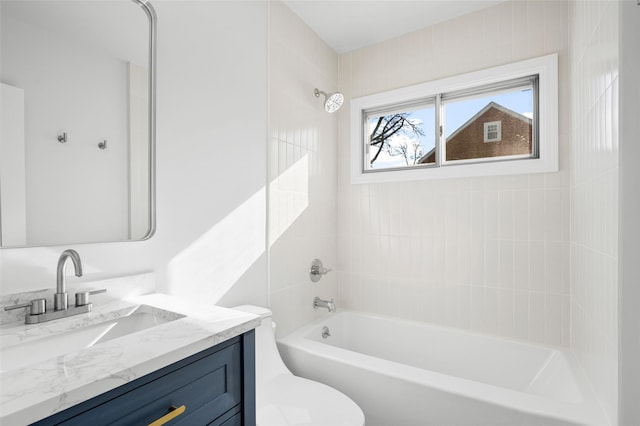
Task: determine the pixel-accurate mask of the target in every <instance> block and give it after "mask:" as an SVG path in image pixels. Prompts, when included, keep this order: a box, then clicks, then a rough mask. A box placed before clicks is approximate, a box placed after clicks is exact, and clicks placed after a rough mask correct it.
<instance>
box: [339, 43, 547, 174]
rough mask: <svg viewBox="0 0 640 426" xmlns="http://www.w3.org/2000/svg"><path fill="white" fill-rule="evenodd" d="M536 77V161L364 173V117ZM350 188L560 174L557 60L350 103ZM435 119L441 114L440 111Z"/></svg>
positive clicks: (531, 61) (530, 62)
mask: <svg viewBox="0 0 640 426" xmlns="http://www.w3.org/2000/svg"><path fill="white" fill-rule="evenodd" d="M535 74H537V75H538V117H537V118H538V136H539V140H538V155H537V157H536V158H517V159H513V160H501V161H493V162H491V161H488V162H451V163H446V164H443V165H441V166H440V167H416V168H407V169H402V168H397V169H380V170H366V171H365V167H364V161H365V160H364V159H365V156H364V149H365V145H364V129H365V124H366V123H365V122H364V112H365V111H367V110H371V109H377V108H384V107H388V106H392V105H394V104H401V103H407V102H412V101H415V100H417V99H424V98H430V97H433V96H436V95H438V94H439V93H446V92H452V91H457V90H466V89H471V88H474V87H478V86H483V85H489V84H495V83H499V82H502V81H506V80H511V79H516V78H521V77H527V76H530V75H535ZM350 107H351V111H350V112H351V143H350V145H351V149H350V155H351V160H350V162H351V183H354V184H358V183H376V182H402V181H409V180H423V179H444V178H461V177H473V176H499V175H516V174H529V173H549V172H557V171H558V55H557V54H552V55H547V56H542V57H539V58H534V59H528V60H524V61H520V62H516V63H512V64H508V65H502V66H498V67H494V68H489V69H485V70H481V71H475V72H471V73H467V74H461V75H457V76H454V77H448V78H444V79H441V80H436V81H431V82H427V83H421V84H417V85H415V86H409V87H404V88H401V89H395V90H390V91H387V92H382V93H376V94H373V95H369V96H363V97H360V98H355V99H352V100H351V103H350ZM436 114H438V112H437V111H436Z"/></svg>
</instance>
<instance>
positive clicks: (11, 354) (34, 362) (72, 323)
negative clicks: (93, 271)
mask: <svg viewBox="0 0 640 426" xmlns="http://www.w3.org/2000/svg"><path fill="white" fill-rule="evenodd" d="M259 324H260V320H259V318H258V317H256V316H254V315H252V314H247V313H244V312H238V311H234V310H231V309H226V308H221V307H217V306H210V305H208V306H194V304H192V303H191V302H186V301H181V300H176V299H174V298H172V297H169V296H166V295H160V294H152V295H146V296H140V297H137V298H134V299H131V300H126V301H125V300H117V301H111V302H108V303H104V304H97V303H96V307H95V309H94V311H93V312H90V313H88V314H84V315H78V316H75V317H73V318H67V319H63V320H56V321H52V322H50V323H46V324H37V325H24V324H21V323H17V324H16V323H11V324H3V325H2V328H1V333H2V334H1V335H0V338H1V339H2V341H1V343H2V345H1V348H2V357H0V364H1V367H2V368H1V372H0V381H1V382H0V384H1V386H0V393H1V400H0V423H1V424H7V425H27V424H35V425H58V424H62V425H87V424H91V425H96V426H97V425H114V424H118V425H134V424H135V425H151V424H153V425H154V426H159V425H161V424H165V423H167V422H168V424H171V425H179V424H184V425H195V424H197V425H209V424H210V425H225V426H231V425H244V424H246V425H252V424H255V341H254V328H255V327H257V326H258V325H259ZM74 345H79V346H78V347H74Z"/></svg>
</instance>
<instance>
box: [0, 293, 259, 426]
mask: <svg viewBox="0 0 640 426" xmlns="http://www.w3.org/2000/svg"><path fill="white" fill-rule="evenodd" d="M139 305H147V306H150V307H153V308H158V309H162V310H166V311H171V312H174V313H176V314H180V316H182V315H184V317H180V318H178V319H175V320H173V321H170V322H167V323H164V324H161V325H157V326H155V327H152V328H148V329H146V330H143V331H139V332H136V333H132V334H128V335H125V336H123V337H119V338H117V339H113V340H109V341H106V342H104V343H99V344H96V345H94V346H92V347H89V348H87V349H83V350H80V351H77V352H73V353H67V354H64V355H59V356H56V357H54V358H52V359H50V360H47V361H46V362H39V363H36V364H31V365H28V366H25V367H24V368H18V369H15V370H10V371H3V372H2V373H0V424H3V425H4V424H6V425H26V424H30V423H32V422H35V421H38V420H40V419H43V418H45V417H48V416H50V415H52V414H55V413H57V412H60V411H62V410H65V409H67V408H69V407H71V406H74V405H76V404H78V403H81V402H83V401H86V400H88V399H90V398H93V397H94V396H97V395H100V394H102V393H104V392H107V391H109V390H111V389H114V388H116V387H118V386H121V385H123V384H125V383H128V382H130V381H132V380H134V379H137V378H138V377H141V376H144V375H146V374H149V373H151V372H153V371H156V370H158V369H160V368H163V367H165V366H167V365H169V364H172V363H174V362H176V361H179V360H181V359H184V358H186V357H188V356H190V355H193V354H196V353H198V352H200V351H203V350H205V349H207V348H209V347H211V346H214V345H216V344H218V343H221V342H223V341H225V340H228V339H231V338H233V337H235V336H238V335H240V334H242V333H244V332H246V331H249V330H252V329H254V328H256V327H257V326H258V325H260V319H259V317H257V316H255V315H252V314H249V313H246V312H240V311H235V310H233V309H227V308H222V307H218V306H212V305H198V304H195V303H193V302H191V301H188V302H187V301H184V300H180V299H176V298H174V297H171V296H167V295H163V294H150V295H145V296H137V297H133V298H130V299H126V300H118V301H111V302H108V303H104V304H97V303H96V304H95V305H94V309H93V312H91V313H88V314H81V315H77V316H73V317H69V318H65V319H60V320H55V321H51V322H49V323H44V324H36V325H24V324H23V323H21V322H18V323H11V324H6V325H3V326H2V328H1V329H0V339H2V340H1V342H2V345H3V346H4V345H14V344H16V343H18V342H25V341H29V340H35V339H40V338H43V337H45V338H47V339H54V340H55V335H56V334H57V333H64V332H65V331H68V330H70V329H73V328H77V327H82V326H84V325H86V324H90V323H92V322H96V321H98V322H99V321H104V320H105V318H108V317H110V316H113V315H126V312H131V310H133V309H135V308H136V307H138V306H139ZM114 312H115V314H114Z"/></svg>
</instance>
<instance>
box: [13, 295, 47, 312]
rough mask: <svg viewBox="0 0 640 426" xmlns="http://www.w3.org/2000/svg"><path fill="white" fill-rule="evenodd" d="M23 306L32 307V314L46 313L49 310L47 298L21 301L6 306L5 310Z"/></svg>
mask: <svg viewBox="0 0 640 426" xmlns="http://www.w3.org/2000/svg"><path fill="white" fill-rule="evenodd" d="M21 308H31V309H30V310H29V314H31V315H40V314H44V313H45V312H46V311H47V300H46V299H34V300H32V301H30V302H27V303H21V304H19V305H13V306H5V307H4V310H5V311H12V310H14V309H21Z"/></svg>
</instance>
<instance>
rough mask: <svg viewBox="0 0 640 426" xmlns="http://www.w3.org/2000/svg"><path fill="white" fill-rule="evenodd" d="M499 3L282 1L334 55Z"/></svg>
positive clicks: (491, 0) (473, 0) (450, 0)
mask: <svg viewBox="0 0 640 426" xmlns="http://www.w3.org/2000/svg"><path fill="white" fill-rule="evenodd" d="M501 1H503V0H408V1H407V0H285V1H284V2H285V3H286V5H287V6H288V7H289V8H290V9H291V10H292V11H293V12H294V13H295V14H296V15H298V16H299V17H300V19H302V20H303V21H304V22H305V23H306V24H307V25H308V26H309V27H310V28H311V29H313V31H315V32H316V33H317V34H318V35H319V36H320V38H322V39H323V40H324V41H325V43H327V44H328V45H329V46H331V47H332V48H333V49H334V50H335V51H336V52H337V53H345V52H349V51H352V50H355V49H359V48H361V47H364V46H368V45H371V44H375V43H379V42H381V41H384V40H388V39H391V38H394V37H397V36H400V35H402V34H406V33H409V32H412V31H415V30H418V29H420V28H424V27H428V26H430V25H433V24H436V23H438V22H443V21H446V20H448V19H451V18H455V17H456V16H461V15H465V14H467V13H470V12H473V11H476V10H479V9H483V8H486V7H489V6H493V5H495V4H498V3H500V2H501Z"/></svg>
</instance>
